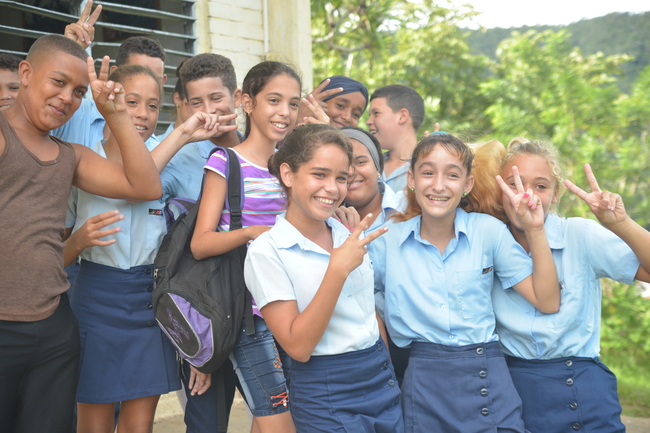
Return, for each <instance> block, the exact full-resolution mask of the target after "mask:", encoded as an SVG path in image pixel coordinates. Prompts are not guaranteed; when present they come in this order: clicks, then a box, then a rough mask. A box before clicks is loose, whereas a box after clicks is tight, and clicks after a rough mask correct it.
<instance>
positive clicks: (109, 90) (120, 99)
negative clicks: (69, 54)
mask: <svg viewBox="0 0 650 433" xmlns="http://www.w3.org/2000/svg"><path fill="white" fill-rule="evenodd" d="M87 63H88V78H89V79H90V90H91V91H92V92H93V99H94V100H95V105H97V109H98V110H99V112H100V113H101V114H102V116H104V117H106V116H108V115H111V114H115V113H124V112H126V104H125V103H124V87H122V85H121V84H120V83H115V82H113V81H108V69H109V64H110V58H109V57H108V56H104V58H103V59H102V66H101V68H100V69H99V76H97V73H96V72H95V64H94V62H93V59H92V57H88V59H87Z"/></svg>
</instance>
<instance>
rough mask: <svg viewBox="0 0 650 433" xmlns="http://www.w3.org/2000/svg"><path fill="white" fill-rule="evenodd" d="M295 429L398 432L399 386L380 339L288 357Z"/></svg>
mask: <svg viewBox="0 0 650 433" xmlns="http://www.w3.org/2000/svg"><path fill="white" fill-rule="evenodd" d="M289 395H290V400H291V415H292V416H293V421H294V424H295V425H296V429H297V431H298V433H315V432H322V433H331V432H339V433H345V432H347V433H352V432H354V433H357V432H376V433H402V432H403V431H404V423H403V420H402V408H401V406H400V390H399V386H398V385H397V379H396V378H395V372H394V370H393V366H392V364H391V362H390V356H389V353H388V350H387V349H386V346H385V345H384V342H383V340H381V339H380V340H379V341H378V342H377V343H376V344H374V345H373V346H371V347H369V348H368V349H363V350H358V351H355V352H350V353H343V354H339V355H327V356H312V357H311V359H310V360H309V361H307V362H298V361H296V360H292V361H291V390H290V394H289Z"/></svg>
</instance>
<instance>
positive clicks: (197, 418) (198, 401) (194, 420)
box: [183, 359, 238, 433]
mask: <svg viewBox="0 0 650 433" xmlns="http://www.w3.org/2000/svg"><path fill="white" fill-rule="evenodd" d="M219 369H221V370H222V371H223V374H224V385H225V391H226V393H225V394H226V395H225V405H226V413H227V414H228V415H229V414H230V408H231V407H232V402H233V399H234V398H235V387H236V386H237V383H238V382H237V375H236V374H235V371H234V370H233V368H232V363H231V362H230V360H228V359H227V360H226V361H225V362H224V364H223V365H222V366H221V367H219ZM215 378H216V372H215V373H212V385H211V386H210V388H208V390H207V391H206V392H205V393H203V394H201V395H194V396H192V395H190V393H191V392H192V391H191V390H190V389H189V387H188V385H189V380H190V364H189V363H187V362H183V389H185V395H186V396H187V405H186V406H185V425H186V426H187V433H211V432H212V433H217V432H218V431H219V429H218V426H219V419H218V415H217V402H218V398H219V396H218V393H217V384H216V383H215ZM225 423H226V424H228V420H225Z"/></svg>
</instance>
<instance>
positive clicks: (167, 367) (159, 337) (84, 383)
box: [70, 260, 181, 404]
mask: <svg viewBox="0 0 650 433" xmlns="http://www.w3.org/2000/svg"><path fill="white" fill-rule="evenodd" d="M152 270H153V266H152V265H143V266H136V267H133V268H131V269H127V270H124V269H118V268H113V267H110V266H104V265H100V264H97V263H93V262H88V261H85V260H84V261H82V262H81V268H80V270H79V274H78V275H77V278H76V280H75V286H74V289H73V290H72V297H71V299H70V305H71V306H72V309H73V311H74V313H75V315H76V316H77V320H78V321H79V330H80V335H81V359H80V366H79V386H78V388H77V401H78V402H80V403H94V404H101V403H113V402H118V401H125V400H131V399H134V398H140V397H149V396H153V395H160V394H166V393H168V392H170V391H175V390H177V389H180V388H181V385H180V376H179V368H178V363H177V361H176V352H175V350H174V347H173V346H172V345H171V343H170V342H169V340H168V339H167V337H165V336H164V334H163V333H162V331H161V330H160V328H159V327H158V325H157V324H156V322H155V320H154V316H153V309H152V304H151V292H152V290H153V277H152Z"/></svg>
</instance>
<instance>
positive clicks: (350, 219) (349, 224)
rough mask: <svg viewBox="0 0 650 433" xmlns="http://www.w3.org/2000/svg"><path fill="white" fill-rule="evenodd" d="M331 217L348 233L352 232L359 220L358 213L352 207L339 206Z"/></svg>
mask: <svg viewBox="0 0 650 433" xmlns="http://www.w3.org/2000/svg"><path fill="white" fill-rule="evenodd" d="M333 217H334V218H336V219H337V220H339V221H340V222H341V224H343V225H344V226H345V228H347V229H348V230H350V231H352V230H354V228H355V227H356V226H358V225H359V222H360V220H361V217H360V216H359V212H357V210H356V209H355V208H353V207H352V206H348V207H346V206H339V207H338V208H336V210H334V215H333Z"/></svg>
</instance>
